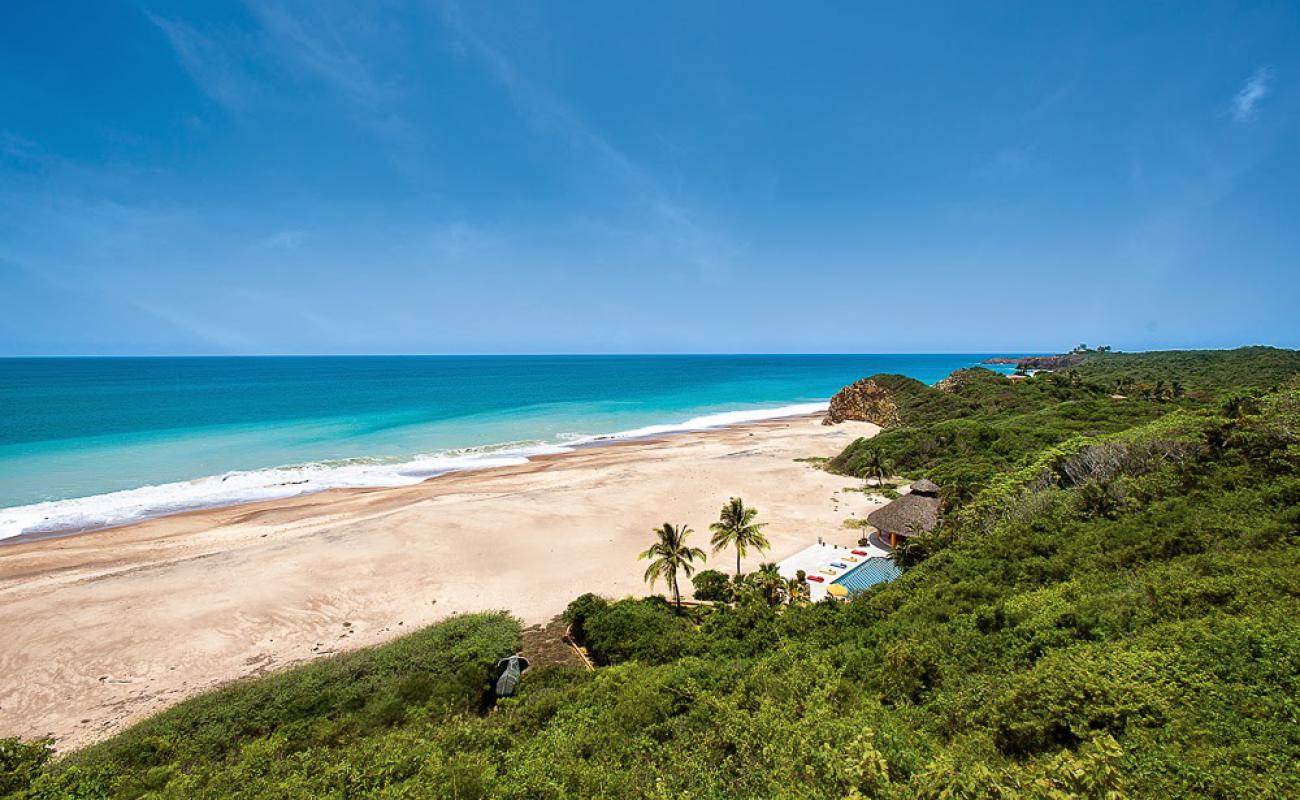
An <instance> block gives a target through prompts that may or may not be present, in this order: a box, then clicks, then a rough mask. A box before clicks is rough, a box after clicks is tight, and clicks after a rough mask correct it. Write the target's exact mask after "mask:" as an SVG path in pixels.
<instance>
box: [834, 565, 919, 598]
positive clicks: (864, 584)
mask: <svg viewBox="0 0 1300 800" xmlns="http://www.w3.org/2000/svg"><path fill="white" fill-rule="evenodd" d="M901 574H903V571H902V570H901V569H899V568H898V567H897V566H896V565H895V564H894V562H893V560H892V559H888V558H868V559H867V560H866V561H863V562H862V563H861V564H859V565H858V566H856V567H854V568H853V570H852V571H850V572H849V573H847V574H845V575H841V576H840V577H838V578H836V579H835V580H834V581H833V583H838V584H839V585H841V586H843V587H844V588H845V589H848V590H849V594H852V593H854V592H861V591H863V590H865V589H869V588H871V587H872V586H875V585H876V584H877V583H885V582H886V581H892V580H893V579H894V578H897V577H898V576H899V575H901Z"/></svg>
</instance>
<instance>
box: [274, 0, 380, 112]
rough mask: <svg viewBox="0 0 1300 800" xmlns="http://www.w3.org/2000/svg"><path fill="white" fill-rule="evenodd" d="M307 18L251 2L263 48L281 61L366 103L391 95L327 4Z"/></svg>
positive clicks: (366, 104) (279, 7) (369, 104)
mask: <svg viewBox="0 0 1300 800" xmlns="http://www.w3.org/2000/svg"><path fill="white" fill-rule="evenodd" d="M313 7H314V8H316V9H317V10H318V11H323V12H324V13H319V14H316V15H313V18H312V19H310V20H309V18H308V17H307V16H304V15H302V14H296V13H293V12H291V11H290V10H288V9H286V8H284V7H282V6H280V5H277V4H275V3H253V4H250V5H249V9H250V10H251V11H252V12H253V15H254V16H255V17H256V18H257V20H258V22H259V23H260V24H261V26H262V31H263V34H264V38H263V47H264V49H265V50H266V52H267V53H268V54H269V55H272V56H273V57H275V58H277V59H279V60H280V61H281V62H283V63H285V64H287V65H289V66H291V67H292V68H294V69H296V70H299V71H300V72H302V73H303V74H306V75H310V76H312V77H314V78H316V79H318V80H320V81H321V82H322V83H324V84H325V85H327V86H329V87H330V88H332V89H334V90H335V91H338V92H339V93H341V94H343V95H344V96H346V97H347V98H348V99H349V100H351V101H353V102H355V103H359V104H361V105H365V106H373V105H377V104H379V103H381V102H383V101H385V100H388V99H390V98H391V96H392V95H393V94H394V87H393V86H391V85H389V84H387V83H385V82H383V81H381V80H379V79H378V78H377V77H376V76H375V74H374V72H373V71H372V70H371V69H370V67H369V66H368V65H367V64H366V61H365V59H363V58H362V57H361V56H360V55H359V54H358V53H357V52H356V51H355V50H354V49H352V48H351V47H349V46H348V45H347V42H346V39H345V37H344V36H343V35H342V33H341V32H340V31H338V30H335V29H334V27H335V26H334V25H333V24H332V22H331V18H330V15H329V12H330V9H329V7H328V6H325V5H321V6H313Z"/></svg>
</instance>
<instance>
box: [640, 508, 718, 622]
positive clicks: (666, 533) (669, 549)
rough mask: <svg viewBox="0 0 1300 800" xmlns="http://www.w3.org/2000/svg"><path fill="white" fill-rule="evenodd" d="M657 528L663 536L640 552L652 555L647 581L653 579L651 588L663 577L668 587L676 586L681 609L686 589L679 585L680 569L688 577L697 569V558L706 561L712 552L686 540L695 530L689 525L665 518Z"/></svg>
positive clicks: (657, 534) (655, 531) (675, 591)
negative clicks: (676, 523) (669, 521)
mask: <svg viewBox="0 0 1300 800" xmlns="http://www.w3.org/2000/svg"><path fill="white" fill-rule="evenodd" d="M653 532H654V535H655V536H657V537H659V541H657V542H655V543H654V545H652V546H651V547H650V549H649V550H646V551H645V552H644V553H642V554H641V555H640V556H638V558H640V559H651V561H650V566H648V567H646V570H645V580H646V583H649V584H650V588H651V589H653V588H654V586H655V581H656V580H658V579H659V578H663V579H664V581H665V582H666V583H667V584H668V588H669V589H671V590H672V592H673V599H674V600H675V601H676V602H677V609H678V610H679V611H680V610H681V607H682V592H681V590H680V589H679V588H678V586H677V572H678V571H679V570H680V571H682V572H684V573H686V577H688V578H689V577H691V573H692V572H694V571H695V567H694V562H695V560H696V559H699V560H700V561H705V560H707V559H708V556H706V555H705V554H704V551H703V550H701V549H700V548H698V547H691V546H689V545H687V544H686V537H687V536H689V535H691V534H692V533H694V531H692V530H691V529H690V526H688V525H673V524H671V523H668V522H665V523H664V524H663V526H662V527H659V528H654V529H653Z"/></svg>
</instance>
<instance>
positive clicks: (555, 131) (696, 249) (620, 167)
mask: <svg viewBox="0 0 1300 800" xmlns="http://www.w3.org/2000/svg"><path fill="white" fill-rule="evenodd" d="M441 9H442V12H443V13H442V16H443V20H444V22H445V23H446V24H447V26H448V27H449V28H450V30H451V32H452V33H453V34H454V35H455V37H456V40H455V42H454V45H455V47H456V49H457V51H458V52H462V53H468V54H471V55H473V56H475V57H476V58H478V59H479V60H480V61H481V62H482V63H483V65H484V66H485V67H486V68H487V71H488V73H489V74H490V75H491V76H492V77H493V78H494V79H495V80H496V81H497V82H498V83H499V84H501V86H502V87H503V88H504V89H505V90H506V92H507V93H508V94H509V95H510V98H511V99H512V100H513V101H514V104H515V106H516V107H517V108H518V109H519V111H520V113H522V114H523V115H524V116H525V118H526V119H527V120H528V121H529V122H530V123H531V124H532V125H533V127H535V128H537V129H538V130H540V131H542V132H544V133H547V134H550V135H553V136H556V137H558V138H559V139H561V140H562V141H563V142H564V143H565V144H566V145H567V146H568V147H569V148H571V149H572V150H574V151H576V152H580V153H585V154H586V155H587V156H589V157H591V158H592V159H593V160H594V161H595V162H596V163H597V164H599V165H600V166H601V167H602V168H603V169H604V171H605V172H606V173H607V174H609V175H610V176H612V177H613V178H614V179H615V180H616V181H617V183H618V184H619V185H621V186H622V187H623V189H624V190H626V191H628V192H629V193H630V194H631V195H632V196H634V197H636V198H637V199H638V201H639V202H640V203H641V204H642V205H643V206H644V207H646V208H647V209H648V211H649V212H650V213H651V214H652V215H653V217H654V218H655V219H657V220H658V222H659V223H660V226H661V228H662V231H663V234H664V235H665V236H666V238H667V239H668V240H669V241H671V242H672V244H673V247H674V248H675V249H676V251H677V252H678V253H679V254H680V256H681V257H682V258H684V259H685V260H686V261H688V262H690V263H692V264H694V265H695V266H696V267H697V268H699V269H700V271H701V273H702V274H703V275H704V276H705V277H707V278H712V279H718V278H720V277H722V276H723V275H724V274H725V273H726V271H727V269H728V262H729V261H730V260H731V258H732V257H733V256H734V254H735V252H736V251H737V249H738V248H737V247H736V245H735V244H734V243H732V242H731V241H730V240H729V239H728V238H727V237H725V236H723V235H720V234H719V233H718V232H716V231H713V230H711V229H709V228H707V227H706V226H704V225H702V224H700V223H699V222H698V221H697V220H696V218H695V215H694V214H692V213H691V212H690V211H689V210H688V209H686V208H685V207H684V206H683V205H682V204H680V203H679V202H677V201H676V200H675V199H674V198H673V197H672V195H671V194H670V193H669V192H668V191H667V190H666V189H665V188H664V187H663V185H662V184H661V183H660V181H659V180H658V179H657V178H656V177H655V176H654V175H653V174H652V173H651V172H650V171H649V170H647V169H646V168H644V167H643V166H641V165H640V164H638V163H637V162H635V161H634V160H633V159H632V158H630V157H629V156H628V155H627V154H626V153H624V152H623V151H622V150H621V149H619V148H618V147H616V146H615V145H614V144H613V143H612V142H610V141H609V140H608V139H607V138H605V137H604V136H602V135H601V134H600V133H599V132H597V131H596V130H595V128H593V127H592V126H591V125H590V124H589V123H588V122H587V121H586V120H585V119H583V118H582V116H581V115H580V114H578V113H577V112H576V111H575V110H574V109H573V108H572V107H570V106H569V105H568V104H567V103H565V102H564V100H563V99H562V98H560V97H559V96H558V95H556V94H555V93H554V92H552V91H551V90H550V89H549V88H547V87H546V86H544V85H542V84H541V83H539V82H537V81H536V80H534V79H533V78H531V77H530V76H529V75H528V74H526V73H525V72H524V71H523V70H521V69H520V68H519V67H518V66H516V64H515V63H514V62H513V61H512V60H511V59H510V58H509V57H508V56H506V54H505V53H504V52H502V50H501V49H499V48H497V47H495V46H493V45H492V44H491V43H490V42H489V41H488V40H487V39H486V38H485V37H483V36H481V35H479V34H478V32H477V31H475V30H474V29H473V28H472V27H471V26H470V25H469V23H468V22H467V20H466V19H465V17H464V14H463V13H462V12H461V9H460V7H459V6H458V5H457V4H456V3H455V2H454V0H443V2H442V3H441Z"/></svg>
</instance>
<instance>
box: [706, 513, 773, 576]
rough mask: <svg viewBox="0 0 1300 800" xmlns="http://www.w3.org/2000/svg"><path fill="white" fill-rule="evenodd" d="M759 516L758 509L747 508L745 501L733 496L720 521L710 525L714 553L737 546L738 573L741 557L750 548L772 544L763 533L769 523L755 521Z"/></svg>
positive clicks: (719, 516) (759, 547)
mask: <svg viewBox="0 0 1300 800" xmlns="http://www.w3.org/2000/svg"><path fill="white" fill-rule="evenodd" d="M757 516H758V509H756V508H746V507H745V501H743V500H741V499H740V498H739V497H733V498H731V499H730V500H728V501H727V504H726V505H725V506H723V507H722V513H720V514H719V515H718V521H717V522H715V523H713V524H712V525H710V526H709V530H711V531H713V538H712V539H711V540H710V543H711V544H712V545H713V552H714V553H717V552H718V551H720V550H725V549H727V548H728V547H734V548H736V574H737V575H739V574H740V559H741V558H742V557H744V555H745V552H746V551H747V550H748V549H749V548H751V547H753V548H755V549H757V550H760V551H762V550H766V549H767V548H769V547H771V546H772V545H771V544H769V543H768V541H767V537H766V536H764V535H763V528H765V527H766V526H767V523H764V522H755V521H754V519H755V518H756V517H757Z"/></svg>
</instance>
